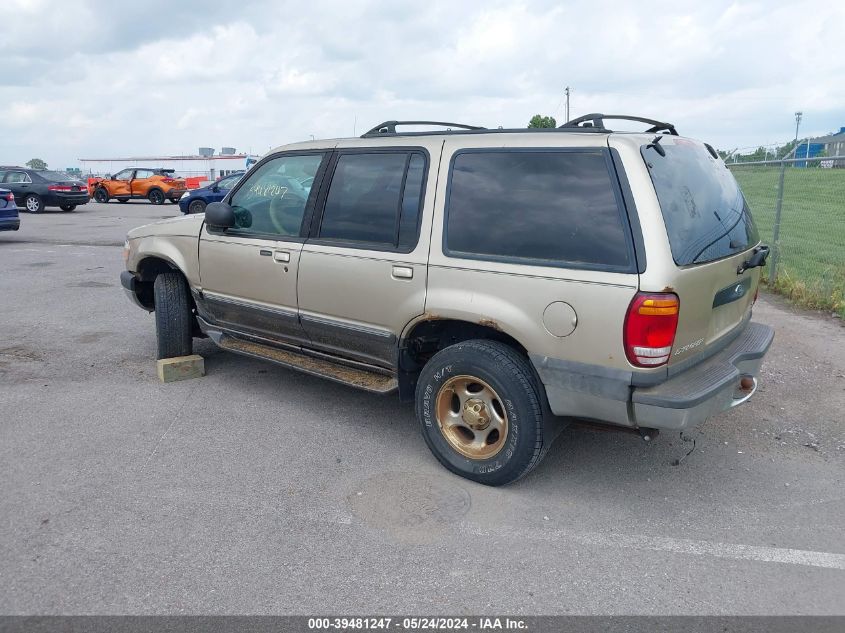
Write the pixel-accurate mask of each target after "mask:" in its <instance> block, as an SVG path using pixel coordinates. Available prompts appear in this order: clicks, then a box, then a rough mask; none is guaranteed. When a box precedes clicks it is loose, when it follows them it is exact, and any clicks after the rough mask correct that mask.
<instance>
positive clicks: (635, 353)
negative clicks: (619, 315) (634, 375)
mask: <svg viewBox="0 0 845 633" xmlns="http://www.w3.org/2000/svg"><path fill="white" fill-rule="evenodd" d="M680 305H681V304H680V301H679V300H678V296H677V295H674V294H668V293H660V294H656V293H655V294H652V293H644V292H639V293H637V294H636V295H635V296H634V299H633V300H632V301H631V305H630V306H629V307H628V314H626V315H625V333H624V336H625V354H626V355H627V356H628V360H629V361H630V362H631V364H632V365H635V366H637V367H657V366H659V365H663V364H665V363H666V362H667V361H668V360H669V355H670V354H671V353H672V344H673V343H674V342H675V331H676V330H677V329H678V311H679V309H680Z"/></svg>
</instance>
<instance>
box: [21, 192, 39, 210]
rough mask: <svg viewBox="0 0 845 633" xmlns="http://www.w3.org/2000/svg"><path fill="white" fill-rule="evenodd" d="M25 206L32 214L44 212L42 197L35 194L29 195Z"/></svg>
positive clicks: (24, 201) (24, 202)
mask: <svg viewBox="0 0 845 633" xmlns="http://www.w3.org/2000/svg"><path fill="white" fill-rule="evenodd" d="M23 205H24V207H26V210H27V211H29V212H30V213H41V212H42V211H43V210H44V201H43V200H42V199H41V196H39V195H38V194H35V193H31V194H29V195H27V197H26V198H24V199H23Z"/></svg>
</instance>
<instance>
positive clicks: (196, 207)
mask: <svg viewBox="0 0 845 633" xmlns="http://www.w3.org/2000/svg"><path fill="white" fill-rule="evenodd" d="M188 213H205V202H203V201H202V200H194V201H193V202H191V204H189V205H188Z"/></svg>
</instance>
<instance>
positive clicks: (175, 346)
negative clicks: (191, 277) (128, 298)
mask: <svg viewBox="0 0 845 633" xmlns="http://www.w3.org/2000/svg"><path fill="white" fill-rule="evenodd" d="M188 293H189V290H188V283H187V282H186V281H185V277H183V276H182V274H181V273H178V272H172V273H161V274H160V275H159V276H158V277H156V279H155V283H154V284H153V296H154V299H155V318H156V339H157V341H158V358H175V357H177V356H188V355H190V354H191V352H192V350H193V339H192V338H191V330H192V321H193V315H192V313H191V300H190V297H189V295H188Z"/></svg>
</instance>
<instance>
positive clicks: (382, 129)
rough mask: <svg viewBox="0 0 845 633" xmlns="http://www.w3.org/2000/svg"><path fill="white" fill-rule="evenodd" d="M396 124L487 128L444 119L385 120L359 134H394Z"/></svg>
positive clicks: (364, 136)
mask: <svg viewBox="0 0 845 633" xmlns="http://www.w3.org/2000/svg"><path fill="white" fill-rule="evenodd" d="M397 125H439V126H441V127H445V128H455V127H456V128H460V129H462V130H485V129H487V128H483V127H480V126H478V125H466V124H464V123H449V122H446V121H385V122H384V123H379V124H378V125H377V126H375V127H374V128H373V129H371V130H370V131H368V132H366V133H365V134H362V135H361V138H367V137H368V136H378V135H380V134H396V133H397V132H396V126H397Z"/></svg>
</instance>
